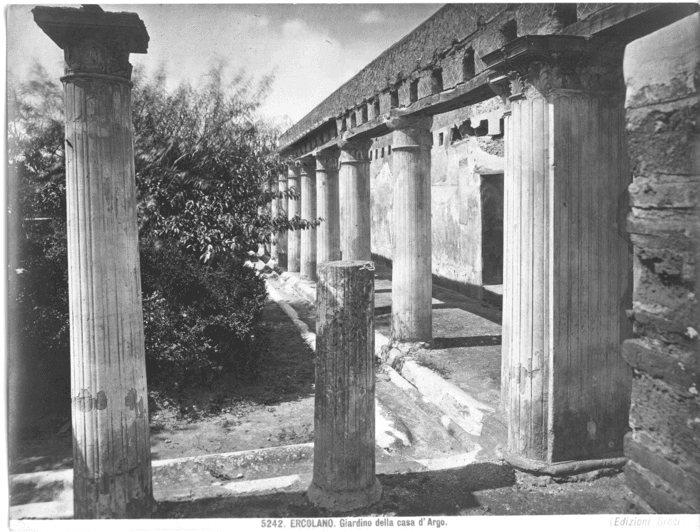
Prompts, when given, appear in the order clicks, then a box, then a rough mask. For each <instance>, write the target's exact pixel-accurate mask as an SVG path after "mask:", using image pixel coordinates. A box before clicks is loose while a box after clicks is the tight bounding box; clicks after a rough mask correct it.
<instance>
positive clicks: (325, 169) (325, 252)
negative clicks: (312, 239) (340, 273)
mask: <svg viewBox="0 0 700 532" xmlns="http://www.w3.org/2000/svg"><path fill="white" fill-rule="evenodd" d="M316 199H317V206H318V212H317V213H316V215H317V216H318V217H319V218H323V221H322V222H321V225H319V226H318V227H317V228H316V243H317V250H316V251H317V254H316V261H317V263H318V264H323V263H324V262H329V261H334V260H340V204H339V198H338V150H324V151H322V152H318V153H317V154H316Z"/></svg>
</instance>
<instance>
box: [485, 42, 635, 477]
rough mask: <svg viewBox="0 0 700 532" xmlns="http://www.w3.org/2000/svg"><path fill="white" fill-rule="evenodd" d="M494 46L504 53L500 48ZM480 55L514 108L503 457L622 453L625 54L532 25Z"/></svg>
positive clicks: (597, 459) (600, 459) (591, 463)
mask: <svg viewBox="0 0 700 532" xmlns="http://www.w3.org/2000/svg"><path fill="white" fill-rule="evenodd" d="M499 54H502V56H501V55H499ZM484 60H485V61H486V62H487V64H491V65H493V66H494V67H495V69H496V70H497V71H498V70H499V69H505V70H504V71H502V72H501V73H498V74H495V75H494V76H492V79H494V80H496V81H497V80H498V79H500V80H501V81H503V82H509V83H508V85H507V86H506V87H507V89H508V91H507V93H506V94H507V96H508V97H507V100H508V101H509V103H510V107H511V113H510V116H507V118H506V136H505V146H506V170H505V209H504V210H505V220H504V227H505V235H504V240H505V244H504V246H505V268H504V281H505V283H504V284H505V286H504V307H503V366H502V390H503V405H504V407H505V411H506V414H507V418H508V459H509V460H510V461H511V462H512V463H513V464H515V465H518V466H520V467H523V468H526V469H531V470H539V471H544V472H550V473H557V472H567V471H574V470H577V469H581V468H583V469H585V468H589V469H590V468H595V467H604V466H606V465H610V464H613V463H618V462H620V460H621V458H620V457H622V438H623V436H624V434H625V432H626V431H627V421H628V410H629V403H630V386H631V374H630V370H629V368H628V367H627V366H626V364H625V363H624V361H623V359H622V357H621V355H620V344H621V343H622V340H624V339H625V338H626V337H627V336H628V335H629V333H630V326H629V323H628V321H627V319H626V316H625V314H624V312H623V309H625V308H627V304H626V301H628V300H629V297H630V292H629V290H630V275H629V274H630V268H631V259H630V251H629V243H628V239H627V236H626V233H625V225H624V219H625V214H626V210H627V207H626V201H625V199H624V198H625V191H626V188H627V185H628V184H629V181H630V175H629V169H628V163H627V158H628V156H627V149H626V145H625V119H624V117H625V114H624V107H623V104H624V84H623V80H622V62H621V61H622V57H621V55H620V54H618V55H615V54H613V53H611V52H610V51H609V50H608V51H606V52H605V55H604V52H603V51H602V49H599V48H597V47H596V46H595V44H594V43H590V42H587V41H585V40H584V39H581V38H571V37H527V38H522V39H518V40H517V41H514V43H512V44H511V45H508V46H506V47H505V49H504V51H499V52H494V53H492V54H488V55H487V56H486V57H485V58H484Z"/></svg>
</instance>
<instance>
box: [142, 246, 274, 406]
mask: <svg viewBox="0 0 700 532" xmlns="http://www.w3.org/2000/svg"><path fill="white" fill-rule="evenodd" d="M141 276H142V287H143V298H144V299H143V309H144V325H145V336H146V364H147V371H148V377H149V386H152V387H154V388H157V389H160V390H167V391H175V392H177V391H179V390H182V389H184V388H186V387H190V386H194V385H200V386H201V385H207V384H210V383H211V382H212V381H213V380H214V378H215V377H217V376H219V375H221V374H222V373H225V372H229V371H233V372H235V373H236V374H237V375H238V376H240V377H241V378H247V377H252V376H255V375H256V374H257V369H258V368H257V366H256V361H257V358H256V351H257V349H256V348H257V342H258V339H259V335H258V334H257V333H258V322H259V318H260V314H261V312H262V309H263V305H264V301H265V285H264V282H263V280H262V279H261V278H260V277H258V275H257V274H256V273H255V272H254V271H253V270H251V269H250V268H247V267H245V266H244V265H243V264H242V263H241V262H240V261H237V260H235V259H233V258H230V259H228V260H220V261H219V262H218V263H217V265H216V267H209V268H207V267H204V266H203V265H202V264H201V263H200V262H199V261H197V260H196V259H194V258H193V257H192V256H191V255H188V254H185V253H182V251H180V249H179V247H178V246H177V245H175V244H174V243H172V242H167V241H165V242H164V241H158V240H155V239H152V238H151V239H147V240H144V241H142V243H141Z"/></svg>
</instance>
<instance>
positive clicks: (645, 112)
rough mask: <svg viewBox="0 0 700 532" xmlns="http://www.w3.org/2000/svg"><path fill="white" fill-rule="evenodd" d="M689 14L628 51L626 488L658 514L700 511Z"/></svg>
mask: <svg viewBox="0 0 700 532" xmlns="http://www.w3.org/2000/svg"><path fill="white" fill-rule="evenodd" d="M699 23H700V22H699V19H698V15H697V14H695V15H693V16H690V17H688V18H685V19H683V20H681V21H679V22H676V23H675V24H672V25H670V26H668V27H666V28H663V29H661V30H659V31H657V32H655V33H652V34H651V35H648V36H646V37H644V38H641V39H639V40H637V41H635V42H633V43H631V44H630V45H629V46H628V47H627V50H626V54H625V78H626V83H627V101H626V106H627V129H628V138H629V149H630V156H631V162H632V170H633V175H634V181H633V183H632V184H631V185H630V187H629V192H630V202H631V206H632V212H631V213H630V215H629V218H628V230H629V232H630V233H631V238H632V242H633V244H634V304H633V310H632V312H631V314H632V319H633V323H634V332H635V333H636V334H635V336H636V337H635V338H634V339H631V340H627V341H626V342H624V344H623V356H624V357H625V360H626V361H627V362H628V363H629V364H630V365H631V366H632V368H633V369H634V384H633V389H632V407H631V410H630V422H629V423H630V427H631V432H629V433H628V434H627V436H626V438H625V454H626V455H627V456H628V457H629V459H630V461H629V463H628V465H627V467H626V478H627V483H628V485H629V486H630V488H631V489H632V490H633V491H634V492H635V493H636V494H637V495H638V496H640V497H641V498H642V499H643V500H644V501H645V502H646V503H647V504H648V505H649V506H650V507H651V508H652V509H653V510H654V511H657V512H662V513H686V512H690V513H696V512H700V396H699V395H698V390H699V389H700V354H699V352H698V347H699V342H698V332H699V331H700V324H699V321H700V307H699V306H698V301H697V294H696V289H697V286H698V281H699V274H700V268H698V242H700V231H699V229H698V223H699V222H698V210H697V205H698V199H699V198H700V194H699V193H698V187H699V182H700V160H699V158H700V140H699V135H698V133H699V132H698V128H699V122H698V117H700V94H699V92H700V58H699V57H698V56H699V54H698V48H697V47H698V43H699V42H700V26H699Z"/></svg>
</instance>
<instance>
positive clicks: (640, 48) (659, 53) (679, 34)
mask: <svg viewBox="0 0 700 532" xmlns="http://www.w3.org/2000/svg"><path fill="white" fill-rule="evenodd" d="M699 42H700V15H699V14H698V13H695V14H694V15H691V16H689V17H686V18H684V19H681V20H679V21H677V22H675V23H674V24H670V25H668V26H666V27H664V28H661V29H660V30H658V31H656V32H654V33H652V34H650V35H647V36H646V37H644V38H643V39H639V40H637V41H634V42H632V43H630V44H629V45H627V49H626V50H625V62H624V71H625V83H626V84H627V101H626V106H627V107H632V108H635V107H642V106H646V105H650V104H655V103H659V102H666V101H672V100H678V99H680V98H685V97H688V96H691V95H693V94H697V92H698V90H699V89H700V87H699V86H698V85H700V80H699V79H698V69H699V68H700V54H698V43H699ZM696 116H697V115H696Z"/></svg>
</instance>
